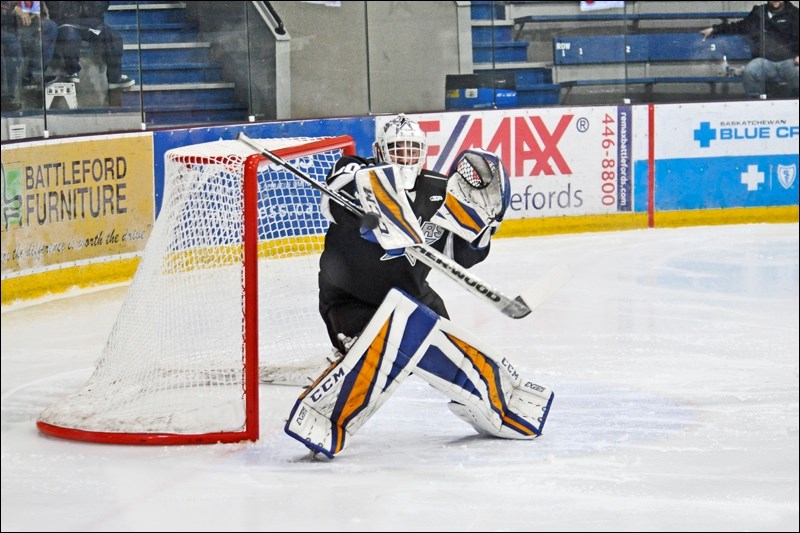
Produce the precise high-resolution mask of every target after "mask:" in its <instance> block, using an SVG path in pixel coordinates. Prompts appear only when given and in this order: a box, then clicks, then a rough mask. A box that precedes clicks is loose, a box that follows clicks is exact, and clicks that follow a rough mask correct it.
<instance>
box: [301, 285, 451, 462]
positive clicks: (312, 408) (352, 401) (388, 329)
mask: <svg viewBox="0 0 800 533" xmlns="http://www.w3.org/2000/svg"><path fill="white" fill-rule="evenodd" d="M438 319H439V315H437V314H436V313H434V312H433V311H431V310H430V309H428V308H427V307H425V306H424V305H421V304H419V303H417V302H416V301H414V300H413V299H411V298H410V297H409V296H408V295H406V294H405V293H403V292H401V291H399V290H396V289H393V290H391V291H389V294H388V295H387V296H386V298H385V299H384V301H383V303H382V304H381V306H380V307H379V308H378V310H377V311H376V312H375V315H374V316H373V317H372V319H371V320H370V323H369V324H368V325H367V327H366V328H364V331H363V332H362V333H361V335H360V336H359V337H358V340H356V342H355V343H354V344H353V346H351V347H350V350H349V351H348V352H347V355H345V356H344V357H343V358H341V359H339V360H337V361H334V362H333V363H332V364H331V366H329V367H328V368H327V369H326V370H325V372H323V373H322V375H321V376H320V377H319V378H317V380H316V381H315V382H314V383H313V384H312V385H311V387H309V388H308V389H307V390H306V391H304V392H303V394H301V395H300V397H299V398H298V400H297V402H296V403H295V405H294V408H293V409H292V412H291V413H290V415H289V419H288V421H287V422H286V427H285V431H286V433H288V434H289V435H291V436H292V437H294V438H296V439H297V440H299V441H300V442H302V443H303V444H305V445H306V446H308V447H309V448H310V449H311V450H313V451H315V452H320V453H323V454H324V455H326V456H327V457H329V458H333V457H334V456H335V455H336V454H338V453H340V452H341V451H342V450H344V448H345V446H346V445H347V443H348V439H349V437H350V436H352V435H353V434H354V433H355V432H356V431H358V429H359V428H360V427H361V426H362V425H363V424H364V423H365V422H366V421H367V420H368V419H369V418H370V417H371V416H372V414H373V413H374V412H375V411H377V410H378V408H380V406H381V405H383V404H384V403H385V402H386V400H387V399H388V398H389V396H391V394H392V393H393V392H394V391H395V389H396V388H397V387H398V386H399V385H400V383H402V382H403V380H405V378H406V377H408V375H409V374H410V373H411V372H412V371H413V370H414V367H415V366H416V363H417V361H418V360H419V359H420V357H422V354H423V353H425V351H426V349H427V346H428V342H429V338H430V334H431V332H432V331H433V330H435V326H436V322H437V321H438Z"/></svg>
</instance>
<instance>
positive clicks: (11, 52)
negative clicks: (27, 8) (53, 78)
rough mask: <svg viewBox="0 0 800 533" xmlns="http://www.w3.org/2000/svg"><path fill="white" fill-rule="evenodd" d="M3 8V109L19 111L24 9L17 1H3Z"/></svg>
mask: <svg viewBox="0 0 800 533" xmlns="http://www.w3.org/2000/svg"><path fill="white" fill-rule="evenodd" d="M0 9H1V10H2V12H1V14H2V19H0V21H1V22H2V32H0V36H2V45H3V46H2V68H0V70H2V95H1V96H2V111H3V112H8V111H18V110H19V109H20V108H21V107H22V103H21V102H20V101H19V71H20V67H21V65H22V45H21V44H20V41H19V17H20V16H21V13H22V9H21V8H20V7H19V5H17V3H16V2H1V3H0Z"/></svg>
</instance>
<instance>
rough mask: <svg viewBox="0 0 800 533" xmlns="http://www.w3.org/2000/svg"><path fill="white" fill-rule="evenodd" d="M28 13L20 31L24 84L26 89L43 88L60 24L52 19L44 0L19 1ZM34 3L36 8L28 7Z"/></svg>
mask: <svg viewBox="0 0 800 533" xmlns="http://www.w3.org/2000/svg"><path fill="white" fill-rule="evenodd" d="M17 4H19V5H20V7H22V8H23V12H24V13H27V14H28V16H27V20H21V21H20V22H21V27H20V31H19V37H20V42H21V44H22V63H23V68H22V85H23V86H24V87H25V88H26V89H41V88H42V87H43V86H44V84H45V83H46V82H47V81H51V79H45V76H44V73H45V71H47V67H48V65H50V60H51V59H53V51H54V50H55V47H56V37H57V35H58V25H57V24H56V23H55V22H53V21H52V20H50V16H49V13H48V11H47V5H46V4H45V3H44V2H17ZM26 5H27V6H28V7H29V8H30V7H31V6H32V5H33V7H34V9H26V8H25V6H26Z"/></svg>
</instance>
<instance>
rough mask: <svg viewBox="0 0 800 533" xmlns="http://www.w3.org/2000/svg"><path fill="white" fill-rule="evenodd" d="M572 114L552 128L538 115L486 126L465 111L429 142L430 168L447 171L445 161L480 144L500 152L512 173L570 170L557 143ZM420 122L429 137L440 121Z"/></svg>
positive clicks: (535, 173) (523, 173)
mask: <svg viewBox="0 0 800 533" xmlns="http://www.w3.org/2000/svg"><path fill="white" fill-rule="evenodd" d="M573 117H574V115H572V114H564V115H561V117H559V119H558V122H557V123H556V124H555V126H552V128H551V127H550V126H548V125H547V124H545V121H544V119H543V118H542V117H541V116H538V115H525V116H514V117H505V118H503V119H502V120H500V123H499V124H497V126H496V127H494V126H492V127H488V128H487V127H486V126H485V122H484V120H483V119H481V118H473V117H471V116H469V115H464V116H462V117H461V118H460V119H459V120H458V121H457V123H456V125H455V127H454V128H453V132H452V133H451V134H450V135H449V136H448V138H446V139H445V140H444V142H443V143H442V144H441V145H436V144H433V143H431V144H430V145H429V146H428V157H431V158H435V157H437V156H438V160H437V163H436V166H435V167H434V168H433V170H436V171H437V172H443V171H444V172H446V170H442V169H443V168H444V166H445V162H446V161H448V162H449V161H450V160H451V159H452V158H453V157H455V155H456V154H459V153H461V151H463V150H467V149H469V148H474V147H476V146H479V147H482V148H484V149H486V150H488V151H490V152H494V153H496V154H497V155H499V156H500V158H501V159H502V160H503V162H504V163H505V164H506V165H508V166H509V168H508V170H509V173H510V174H511V175H512V176H540V175H545V176H555V175H564V174H572V168H570V166H569V164H568V163H567V160H566V159H565V158H564V155H563V154H562V153H561V151H560V150H559V149H558V143H559V142H560V141H561V138H562V137H563V136H564V133H565V132H566V131H567V127H568V126H569V125H570V124H571V123H572V119H573ZM419 125H420V127H421V128H422V129H423V131H425V133H427V134H428V138H431V137H432V135H431V134H432V133H434V132H438V131H439V128H440V126H441V123H440V122H439V121H438V120H431V121H424V120H421V121H420V123H419ZM526 165H530V168H531V169H530V171H529V172H526V171H525V168H526Z"/></svg>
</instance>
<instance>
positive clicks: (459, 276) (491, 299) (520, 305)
mask: <svg viewBox="0 0 800 533" xmlns="http://www.w3.org/2000/svg"><path fill="white" fill-rule="evenodd" d="M236 139H237V140H239V141H242V142H243V143H245V144H246V145H248V146H249V147H250V148H252V149H253V150H255V151H257V152H258V153H260V154H261V155H263V156H264V157H266V158H267V159H269V160H270V161H272V162H273V163H275V164H277V165H280V166H282V167H284V168H285V169H287V170H288V171H290V172H292V173H293V174H294V175H295V176H297V177H298V178H300V179H302V180H303V181H305V182H306V183H308V184H309V185H311V186H312V187H314V188H315V189H317V190H319V191H320V192H322V193H323V194H327V195H328V196H329V197H330V198H331V200H333V201H335V202H336V203H338V204H339V205H341V206H342V207H344V208H345V209H347V210H348V211H350V213H352V214H353V215H355V216H356V217H358V218H359V219H360V220H361V221H362V223H366V224H371V223H373V222H374V221H373V220H369V219H367V220H364V210H363V209H361V207H360V206H359V205H358V204H356V203H355V201H354V199H352V198H350V197H348V196H345V195H343V194H342V193H340V192H339V191H336V190H333V189H331V188H329V187H328V186H327V184H324V183H321V182H318V181H316V180H314V179H313V178H311V177H310V176H309V175H308V174H306V173H304V172H303V171H302V170H300V169H298V168H297V167H295V166H294V165H292V164H291V163H289V162H288V161H286V160H285V159H283V158H282V157H280V156H278V155H275V154H273V153H272V152H270V151H269V150H267V149H266V148H264V147H262V146H260V145H259V144H258V143H257V142H256V141H255V140H253V139H251V138H250V137H248V136H247V135H245V134H244V133H241V132H240V133H239V135H238V136H237V138H236ZM405 253H406V254H407V255H409V256H411V257H413V258H415V259H417V260H419V261H422V262H423V263H425V264H426V265H428V266H429V267H431V268H435V269H437V270H439V271H441V272H442V273H444V274H445V275H446V276H447V277H449V278H450V279H452V280H453V281H455V282H456V283H458V284H459V285H461V286H462V287H464V288H466V289H467V290H468V291H470V292H471V293H473V294H474V295H476V296H478V297H479V298H481V299H482V300H484V301H485V302H487V303H489V304H490V305H491V306H493V307H494V308H496V309H498V310H499V311H500V312H501V313H503V314H504V315H506V316H508V317H511V318H523V317H526V316H528V315H529V314H530V312H531V307H529V306H528V304H527V303H526V302H525V300H524V299H523V298H522V296H517V297H515V298H513V299H512V298H509V297H508V296H506V295H505V294H503V293H502V292H500V291H499V290H497V289H496V288H494V287H492V286H491V285H489V284H487V283H486V282H484V281H483V280H481V279H480V278H479V277H477V276H476V275H474V274H472V273H469V272H467V270H466V269H465V268H463V267H462V266H461V265H459V264H458V263H456V262H455V261H453V260H452V259H450V258H449V257H447V256H445V255H443V254H441V253H439V252H438V251H437V250H435V249H433V248H431V247H430V246H427V245H426V244H419V245H416V246H413V247H407V248H405ZM556 288H557V287H556ZM546 296H547V295H544V296H543V297H542V298H541V300H544V298H545V297H546Z"/></svg>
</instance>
